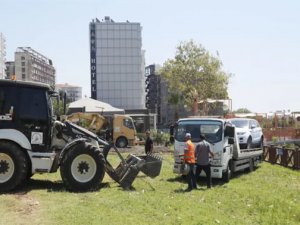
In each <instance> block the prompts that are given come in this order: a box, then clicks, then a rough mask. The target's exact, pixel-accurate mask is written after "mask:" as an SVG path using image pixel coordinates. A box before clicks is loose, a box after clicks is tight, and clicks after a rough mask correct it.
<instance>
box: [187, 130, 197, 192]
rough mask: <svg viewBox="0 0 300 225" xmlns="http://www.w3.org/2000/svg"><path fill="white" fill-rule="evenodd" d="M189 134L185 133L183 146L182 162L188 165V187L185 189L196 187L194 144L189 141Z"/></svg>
mask: <svg viewBox="0 0 300 225" xmlns="http://www.w3.org/2000/svg"><path fill="white" fill-rule="evenodd" d="M191 138H192V137H191V134H190V133H186V134H185V140H186V142H185V148H184V163H186V164H187V165H188V166H189V173H188V175H187V180H188V185H189V186H188V188H187V191H191V190H192V189H197V184H196V177H195V174H194V165H195V145H194V144H193V142H192V141H191Z"/></svg>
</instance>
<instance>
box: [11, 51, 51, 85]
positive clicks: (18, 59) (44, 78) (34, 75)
mask: <svg viewBox="0 0 300 225" xmlns="http://www.w3.org/2000/svg"><path fill="white" fill-rule="evenodd" d="M15 73H16V74H15V76H16V79H17V80H24V81H37V82H41V83H46V84H49V85H51V86H54V85H55V68H54V66H53V64H52V60H51V59H48V58H47V57H45V56H43V55H42V54H41V53H38V52H37V51H35V50H33V49H32V48H30V47H19V48H17V51H16V52H15Z"/></svg>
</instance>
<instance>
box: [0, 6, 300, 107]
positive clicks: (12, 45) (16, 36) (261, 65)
mask: <svg viewBox="0 0 300 225" xmlns="http://www.w3.org/2000/svg"><path fill="white" fill-rule="evenodd" d="M299 12H300V1H298V0H285V1H282V0H251V1H250V0H248V1H241V0H226V1H222V0H210V1H207V0H185V1H183V0H160V1H159V0H105V1H104V0H9V1H7V0H0V32H2V33H3V35H4V36H5V38H6V52H7V55H6V59H7V61H13V60H14V52H15V51H16V49H17V48H18V47H31V48H32V49H34V50H36V51H38V52H39V53H41V54H43V55H44V56H46V57H47V58H50V59H52V61H53V64H54V66H55V68H56V71H57V73H56V75H57V79H56V81H57V83H69V84H72V85H78V86H81V87H82V88H83V96H88V97H89V96H90V68H89V63H90V58H89V23H90V22H91V21H92V19H94V18H98V19H99V20H102V19H103V18H104V17H105V16H110V17H111V18H112V19H113V20H114V21H116V22H125V21H126V20H128V21H130V22H139V23H140V24H141V26H142V28H143V29H142V45H143V46H142V48H143V49H144V50H145V60H146V66H147V65H150V64H153V63H155V64H160V65H163V63H164V62H165V61H166V60H167V59H171V58H174V56H175V52H176V46H178V44H179V43H180V42H183V41H189V40H193V41H194V42H195V43H197V44H201V45H202V46H203V47H204V48H206V49H207V50H208V51H209V52H210V53H212V54H213V55H217V53H218V54H219V58H220V59H221V61H222V62H223V70H224V71H225V72H226V73H231V74H233V75H232V77H231V78H230V80H229V85H228V93H229V97H230V98H231V99H232V108H233V110H236V109H239V108H247V109H249V110H251V111H252V112H259V113H260V112H271V111H272V112H274V111H276V110H291V111H300V94H299V93H300V90H299V89H300V88H299V87H300V13H299Z"/></svg>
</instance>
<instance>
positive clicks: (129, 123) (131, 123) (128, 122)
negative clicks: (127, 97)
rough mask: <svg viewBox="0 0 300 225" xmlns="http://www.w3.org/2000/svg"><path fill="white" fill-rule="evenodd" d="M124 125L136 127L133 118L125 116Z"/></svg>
mask: <svg viewBox="0 0 300 225" xmlns="http://www.w3.org/2000/svg"><path fill="white" fill-rule="evenodd" d="M123 125H124V126H125V127H128V128H129V129H134V123H133V121H132V119H129V118H125V119H124V120H123Z"/></svg>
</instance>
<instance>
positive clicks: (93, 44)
mask: <svg viewBox="0 0 300 225" xmlns="http://www.w3.org/2000/svg"><path fill="white" fill-rule="evenodd" d="M90 40H91V42H90V51H91V98H92V99H97V76H96V65H97V64H96V24H95V23H94V22H92V23H91V25H90Z"/></svg>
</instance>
